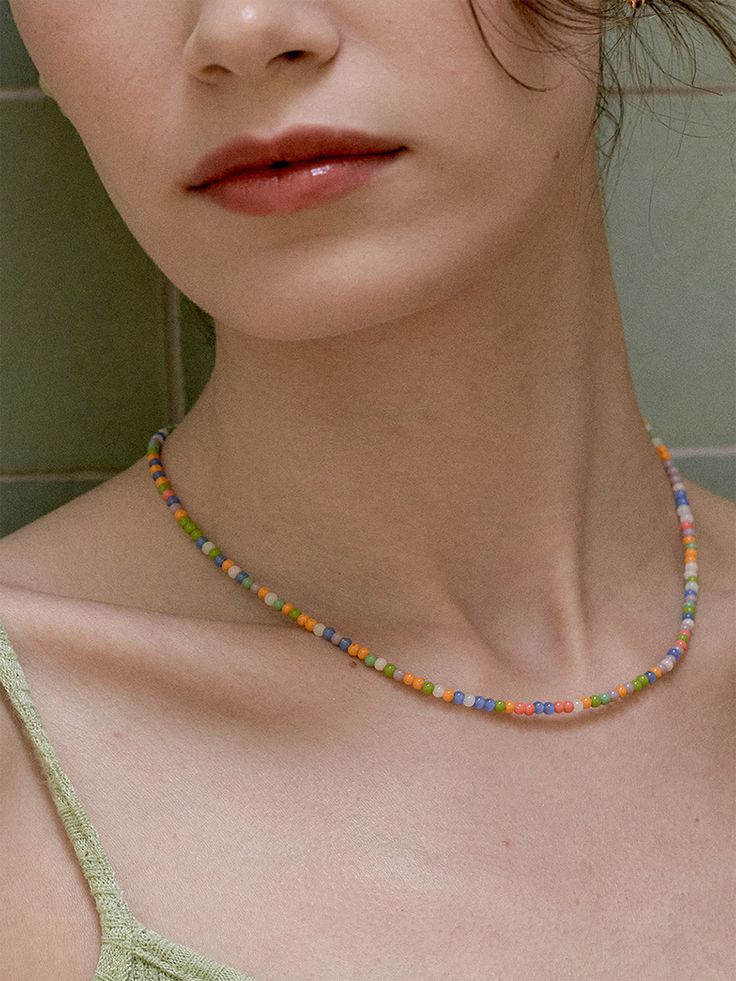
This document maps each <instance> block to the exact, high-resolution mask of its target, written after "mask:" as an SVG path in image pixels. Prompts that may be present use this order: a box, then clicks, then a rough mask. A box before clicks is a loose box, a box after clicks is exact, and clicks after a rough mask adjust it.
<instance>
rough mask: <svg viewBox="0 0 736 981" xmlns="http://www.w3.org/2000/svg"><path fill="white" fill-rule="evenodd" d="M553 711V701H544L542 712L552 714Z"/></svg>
mask: <svg viewBox="0 0 736 981" xmlns="http://www.w3.org/2000/svg"><path fill="white" fill-rule="evenodd" d="M554 713H555V703H554V702H545V703H544V714H545V715H554Z"/></svg>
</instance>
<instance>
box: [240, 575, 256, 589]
mask: <svg viewBox="0 0 736 981" xmlns="http://www.w3.org/2000/svg"><path fill="white" fill-rule="evenodd" d="M240 585H241V586H242V587H243V589H250V587H251V586H252V585H253V576H246V577H245V579H244V580H243V581H242V582H241V584H240Z"/></svg>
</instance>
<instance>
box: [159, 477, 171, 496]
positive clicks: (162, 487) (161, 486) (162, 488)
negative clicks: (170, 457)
mask: <svg viewBox="0 0 736 981" xmlns="http://www.w3.org/2000/svg"><path fill="white" fill-rule="evenodd" d="M156 490H157V491H158V492H159V494H163V492H164V491H165V490H171V486H170V484H169V482H168V480H167V481H166V482H165V483H164V482H163V481H162V482H161V483H160V484H156Z"/></svg>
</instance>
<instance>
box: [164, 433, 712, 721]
mask: <svg viewBox="0 0 736 981" xmlns="http://www.w3.org/2000/svg"><path fill="white" fill-rule="evenodd" d="M642 418H643V422H644V425H645V427H646V430H647V432H648V434H649V437H650V439H651V441H652V443H653V445H654V447H655V449H656V451H657V454H658V455H659V458H660V459H661V461H662V463H663V465H664V469H665V472H666V474H667V477H668V478H669V481H670V484H671V486H672V492H673V497H674V501H675V511H676V513H677V516H678V521H679V530H680V538H681V540H682V545H683V550H684V554H683V563H684V579H685V594H684V601H683V604H682V616H681V618H680V628H679V630H678V632H677V638H676V640H675V642H674V644H673V645H672V647H670V648H669V650H668V651H667V652H666V654H665V655H664V657H663V658H662V660H661V661H659V662H658V663H657V664H655V665H654V666H653V667H650V668H648V669H647V670H646V671H644V672H643V673H642V674H639V675H637V676H636V677H635V678H632V680H631V681H625V682H620V683H618V684H616V685H614V686H613V687H612V688H609V689H606V690H605V691H602V692H598V693H597V694H595V695H584V696H581V697H580V698H574V699H564V700H559V701H541V700H537V701H534V702H521V701H519V702H517V701H511V700H509V699H495V698H490V697H488V696H485V695H469V694H466V693H465V692H463V691H459V690H454V689H452V688H446V687H445V686H444V685H441V684H439V683H438V682H433V681H428V680H427V679H425V678H424V677H422V676H421V675H418V674H414V673H413V672H411V671H404V670H403V669H401V668H399V667H397V665H395V664H393V663H391V662H389V661H387V660H386V658H385V657H379V656H377V655H376V654H373V653H372V652H371V650H370V648H368V647H364V646H363V645H361V644H359V643H357V642H356V641H353V640H351V638H350V637H345V636H344V635H343V634H341V633H340V632H339V631H338V630H337V629H336V628H335V627H327V626H325V624H324V623H320V622H319V621H318V620H316V619H315V618H314V617H312V616H310V614H308V613H305V612H304V611H303V610H300V609H299V608H298V607H297V606H295V605H294V604H293V603H289V602H288V601H287V600H284V599H281V598H280V597H279V596H278V594H277V593H275V592H273V590H271V588H270V587H269V586H262V585H260V584H259V583H257V582H256V581H255V578H254V577H253V576H252V575H251V574H250V573H248V572H244V571H243V569H241V567H240V566H239V565H237V564H236V563H235V562H234V561H233V560H232V559H229V558H227V556H225V555H223V553H222V552H221V551H220V549H219V548H218V547H217V545H215V543H214V542H213V541H211V540H210V539H209V538H208V537H207V536H206V535H205V533H204V532H203V531H202V529H201V528H200V527H199V525H198V524H197V523H196V522H195V521H193V520H192V518H191V517H190V515H189V512H188V511H187V510H186V509H185V508H184V507H182V503H181V500H180V498H179V497H178V496H177V494H176V493H175V491H174V488H173V487H172V486H171V481H170V480H169V478H168V477H167V476H166V471H165V470H164V466H163V463H162V461H161V448H162V446H163V444H164V442H165V440H166V437H167V436H168V435H169V433H171V432H173V431H174V429H175V428H176V427H175V426H169V427H166V428H162V429H159V430H158V431H157V432H155V433H154V434H153V436H152V437H151V438H150V440H149V442H148V452H147V454H146V458H147V460H148V470H149V473H150V474H151V477H152V478H153V482H154V484H155V486H156V489H157V490H158V493H159V494H160V496H161V498H162V500H163V501H164V503H165V504H166V506H167V507H168V508H169V510H170V512H171V513H172V515H173V516H174V520H175V521H176V522H177V524H178V525H179V526H180V527H181V528H182V529H183V531H184V532H185V533H186V534H187V535H188V536H189V537H190V538H191V539H192V540H193V542H194V544H195V545H196V546H197V548H198V549H199V550H200V551H201V552H202V554H203V555H206V556H207V558H208V559H209V560H210V561H212V562H214V564H215V566H217V568H218V569H220V570H221V571H222V572H224V573H226V574H227V575H228V576H229V577H230V579H231V580H232V581H233V582H234V583H235V584H236V585H238V586H240V587H242V588H243V589H244V590H246V591H247V592H250V593H255V595H256V596H257V597H258V599H260V600H262V602H264V603H265V604H266V606H269V607H271V609H273V610H276V611H277V612H280V613H281V615H282V616H284V617H286V618H287V619H288V620H291V621H292V622H293V623H295V624H296V625H297V626H298V627H302V628H303V629H304V630H306V631H308V632H309V633H312V634H314V636H315V637H321V638H322V639H323V640H326V641H329V642H330V643H331V644H333V645H334V646H335V647H337V648H339V649H340V650H342V651H345V652H346V653H347V654H349V655H350V656H351V657H355V658H357V659H358V660H359V661H362V662H363V664H364V665H365V666H366V667H367V668H373V669H374V670H375V671H377V672H378V673H379V674H382V675H383V676H384V677H386V678H390V679H392V680H393V681H396V682H402V683H403V684H404V685H406V687H407V688H411V689H413V690H414V691H417V692H419V693H420V694H422V695H433V696H434V697H435V698H436V699H438V700H439V701H443V702H447V703H449V704H451V705H462V706H464V707H465V708H474V709H480V710H482V711H485V712H492V713H494V714H500V715H503V716H512V715H513V716H533V717H534V718H537V717H540V718H547V717H548V716H554V715H558V716H575V715H580V714H581V713H583V712H585V711H586V710H587V709H595V708H603V707H605V706H608V705H612V704H613V703H615V702H618V701H623V700H625V699H627V698H628V697H629V696H631V695H634V694H636V693H637V692H640V691H643V690H645V689H646V688H648V687H649V686H650V685H653V684H654V682H655V681H657V680H658V679H659V678H661V677H662V676H663V675H665V674H667V673H668V672H670V671H672V669H673V668H674V667H675V666H676V665H677V664H678V663H679V661H680V658H681V657H682V655H683V654H684V653H685V651H686V650H687V648H688V645H689V643H690V639H691V637H692V635H693V632H694V630H695V608H696V604H697V599H698V591H699V589H700V579H699V576H698V561H697V558H698V549H697V544H696V539H695V529H694V523H693V513H692V511H691V509H690V502H689V501H688V497H687V493H686V491H685V486H684V484H682V483H681V481H680V479H679V478H680V473H679V471H678V469H677V467H676V466H675V465H674V463H673V462H672V455H671V454H670V451H669V450H668V449H667V447H666V446H665V444H664V443H663V442H662V440H661V439H659V438H657V437H656V436H653V435H652V427H651V426H650V424H649V420H648V419H646V418H645V417H642Z"/></svg>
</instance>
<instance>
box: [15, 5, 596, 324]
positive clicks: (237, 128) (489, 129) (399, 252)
mask: <svg viewBox="0 0 736 981" xmlns="http://www.w3.org/2000/svg"><path fill="white" fill-rule="evenodd" d="M10 5H11V8H12V11H13V14H14V17H15V21H16V24H17V26H18V29H19V30H20V32H21V35H22V37H23V39H24V41H25V43H26V46H27V48H28V51H29V52H30V55H31V57H32V58H33V59H34V61H35V64H36V67H37V68H38V69H39V71H40V73H41V75H42V76H43V78H44V81H45V82H46V84H47V85H48V86H49V88H50V90H51V91H52V92H53V93H54V96H55V98H56V99H57V101H58V103H59V105H60V108H61V109H62V111H63V112H64V113H65V114H66V115H67V116H68V118H69V120H70V121H71V123H72V125H73V126H74V127H75V129H76V130H77V132H78V133H79V135H80V137H81V139H82V140H83V142H84V144H85V146H86V148H87V151H88V153H89V155H90V157H91V160H92V162H93V164H94V166H95V168H96V170H97V172H98V174H99V176H100V179H101V180H102V182H103V184H104V186H105V188H106V189H107V192H108V194H109V195H110V198H111V199H112V201H113V203H114V205H115V206H116V208H117V209H118V211H119V212H120V214H121V216H122V217H123V219H124V221H125V222H126V224H127V225H128V227H129V228H130V230H131V231H132V233H133V235H134V236H135V237H136V239H137V240H138V241H139V243H140V244H141V246H142V247H143V249H144V250H145V251H146V252H147V253H148V254H149V255H150V257H151V258H152V259H153V261H154V262H155V263H156V264H157V265H158V266H159V267H160V269H161V270H162V271H163V272H164V273H165V274H166V276H167V277H168V278H169V279H170V280H172V281H173V282H174V283H175V284H176V285H177V286H178V287H179V288H180V289H181V290H182V292H183V293H185V294H186V295H187V296H189V297H190V298H191V299H192V300H194V301H195V302H196V303H197V304H199V305H200V306H201V307H203V308H204V309H205V310H207V311H208V312H209V313H211V314H212V315H213V316H214V318H215V320H216V321H217V322H218V325H226V326H227V328H228V330H235V331H240V332H243V333H246V334H253V335H257V336H260V337H265V338H274V339H277V338H278V339H307V338H315V337H327V336H331V335H335V334H341V333H349V332H351V331H353V330H356V329H358V328H363V327H366V326H369V325H371V324H380V323H385V322H387V321H389V320H392V319H394V318H397V317H400V316H403V315H411V314H413V313H417V312H419V311H420V310H421V309H423V308H424V307H426V306H428V305H430V304H431V305H434V304H435V303H437V302H441V301H442V299H443V298H447V297H449V296H450V295H452V294H455V293H457V292H458V291H459V290H461V289H463V288H465V287H467V286H469V285H471V284H472V283H473V282H474V281H477V280H478V278H479V277H482V278H483V279H484V280H486V281H487V280H488V277H489V276H493V269H494V267H498V266H499V264H508V263H510V262H513V257H514V255H517V256H518V257H521V256H522V254H523V252H524V251H526V250H527V249H528V248H530V247H531V246H532V245H533V242H532V239H533V238H534V236H535V235H537V234H539V230H540V229H541V228H542V227H543V225H544V217H545V215H548V216H551V215H552V214H553V213H554V210H555V209H557V210H558V211H559V208H560V207H561V206H562V204H563V202H564V201H566V200H567V198H568V197H569V196H570V195H571V194H572V189H573V188H574V189H575V191H576V193H579V192H580V174H579V170H580V167H581V159H582V158H583V154H584V153H585V158H584V159H585V161H586V166H587V168H588V169H587V171H586V173H587V175H588V177H590V176H591V174H592V169H591V167H592V161H593V160H594V156H593V154H592V153H591V147H592V143H591V140H590V139H588V137H589V131H590V127H591V120H592V115H593V109H594V102H595V83H596V78H595V72H596V69H597V64H598V37H597V36H590V35H589V36H588V37H586V38H583V39H581V38H578V39H577V41H576V42H575V43H576V44H577V47H576V48H575V49H572V48H571V49H570V50H569V51H568V54H567V56H566V57H565V58H564V59H563V58H561V57H560V56H559V55H558V56H556V57H553V56H551V55H543V54H540V53H539V52H537V51H535V50H529V51H525V50H524V47H527V48H532V47H533V46H534V43H535V42H534V41H533V40H532V38H531V36H530V35H529V34H526V33H524V30H523V27H522V24H521V22H520V21H519V20H517V19H514V15H513V13H512V8H511V5H510V3H509V2H507V0H479V2H478V9H479V13H480V15H481V16H480V22H481V24H482V26H483V28H484V31H485V33H486V36H487V38H488V41H489V43H490V45H491V47H492V48H493V50H494V51H495V53H496V55H497V57H498V58H499V60H500V61H501V63H503V64H504V65H505V66H506V68H507V69H508V70H509V72H511V74H513V75H515V76H516V77H517V78H519V79H521V80H522V81H523V82H525V83H526V84H527V85H532V86H536V87H542V86H544V87H547V88H549V91H548V92H534V91H529V90H527V89H525V88H524V87H522V86H521V85H519V84H516V83H515V82H514V81H513V80H512V79H511V78H509V77H508V76H507V75H506V74H505V72H504V71H503V69H502V68H501V67H500V65H499V64H497V63H496V62H495V61H494V59H493V58H492V56H491V55H490V54H489V52H488V51H487V49H486V48H485V46H484V44H483V41H482V39H481V36H480V34H479V32H478V29H477V26H476V24H475V22H474V20H473V18H472V16H471V12H470V8H469V6H468V3H467V0H115V2H101V0H11V4H10ZM484 13H485V14H487V17H484V16H482V15H483V14H484ZM503 35H506V37H504V36H503ZM565 40H566V42H567V43H568V44H571V43H572V39H571V38H570V37H568V38H565ZM514 41H516V42H517V44H518V45H519V47H516V46H515V45H514ZM295 50H299V51H302V52H303V54H302V55H301V57H298V58H294V57H293V56H289V55H288V54H286V53H287V52H294V51H295ZM573 55H575V57H573ZM581 64H583V65H585V66H586V69H587V77H586V73H584V72H582V71H581V69H580V65H581ZM304 124H306V125H309V124H327V125H330V126H339V127H349V128H357V129H361V130H365V131H367V132H369V133H371V134H387V135H391V136H395V137H398V138H399V139H400V142H401V144H403V145H404V146H406V147H408V151H407V152H404V153H403V154H402V155H401V156H400V157H399V158H398V159H397V160H395V161H393V162H392V163H391V164H390V166H388V167H386V168H383V169H382V170H381V172H379V173H378V174H377V176H376V178H375V179H373V180H372V181H371V182H369V183H368V184H366V185H363V186H362V187H360V188H358V189H355V190H353V191H351V192H350V193H349V194H346V195H343V196H340V197H337V198H334V199H332V200H329V201H326V202H322V203H321V204H318V205H313V206H311V207H307V208H303V209H301V210H297V211H295V212H292V213H287V214H266V215H253V214H235V213H233V212H230V211H227V210H224V209H223V208H222V207H220V206H219V205H217V204H216V203H214V202H213V201H212V200H210V199H209V198H206V197H203V196H202V195H201V194H199V193H197V192H194V191H191V190H188V189H187V186H186V185H187V177H188V176H189V175H190V173H191V171H192V169H193V167H194V166H195V165H196V164H197V163H198V161H199V160H200V158H201V157H202V156H203V155H204V154H205V153H207V152H209V151H211V150H213V149H215V148H217V147H219V146H221V145H222V144H223V143H225V142H228V141H230V140H232V139H233V138H234V137H238V136H243V135H257V136H270V135H273V134H275V133H277V132H280V131H282V130H284V129H287V128H291V127H293V126H295V125H304ZM569 200H570V201H574V200H576V199H574V198H572V197H569ZM550 220H551V219H550ZM519 261H521V258H519Z"/></svg>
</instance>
